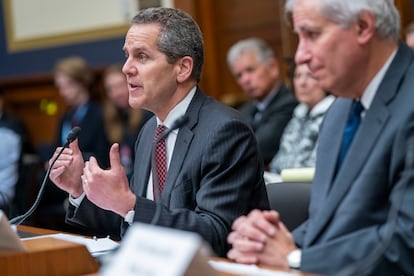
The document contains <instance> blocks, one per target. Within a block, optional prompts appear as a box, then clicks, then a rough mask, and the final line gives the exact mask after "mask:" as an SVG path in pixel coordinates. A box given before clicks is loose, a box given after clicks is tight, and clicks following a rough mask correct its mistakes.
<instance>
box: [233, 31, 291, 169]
mask: <svg viewBox="0 0 414 276" xmlns="http://www.w3.org/2000/svg"><path fill="white" fill-rule="evenodd" d="M227 64H228V66H229V68H230V71H231V72H232V74H233V76H234V77H235V79H236V81H237V83H238V84H239V86H240V87H241V88H242V90H243V91H244V92H245V93H246V95H247V96H248V97H249V98H250V99H251V101H250V102H248V103H247V104H245V105H243V106H241V107H240V108H239V110H240V112H241V113H242V114H243V115H244V116H245V118H246V119H247V120H248V121H249V122H250V124H251V126H252V128H253V130H254V133H255V135H256V138H257V141H258V143H259V147H260V150H261V152H262V155H263V161H264V164H265V166H266V167H267V166H268V164H269V163H270V161H271V160H272V158H273V156H274V155H275V153H276V152H277V151H278V149H279V143H280V138H281V137H282V134H283V130H284V129H285V127H286V125H287V123H288V122H289V120H290V119H291V118H292V114H293V109H294V108H295V106H296V104H297V102H296V100H295V97H294V95H293V94H292V92H291V91H289V90H288V89H287V87H286V86H285V85H284V84H283V83H282V82H281V80H280V72H279V65H278V62H277V60H276V57H275V54H274V52H273V50H272V49H271V48H270V46H269V45H268V44H267V43H266V42H265V41H264V40H262V39H259V38H248V39H244V40H240V41H238V42H237V43H235V44H234V45H233V46H232V47H231V48H230V49H229V51H228V53H227Z"/></svg>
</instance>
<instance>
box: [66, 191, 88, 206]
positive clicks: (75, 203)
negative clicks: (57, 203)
mask: <svg viewBox="0 0 414 276" xmlns="http://www.w3.org/2000/svg"><path fill="white" fill-rule="evenodd" d="M84 197H85V193H82V194H81V195H80V196H78V197H77V198H73V197H72V196H71V195H69V203H70V204H72V205H73V206H75V207H76V208H78V207H79V206H80V205H81V203H82V200H83V198H84Z"/></svg>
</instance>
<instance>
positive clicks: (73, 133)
mask: <svg viewBox="0 0 414 276" xmlns="http://www.w3.org/2000/svg"><path fill="white" fill-rule="evenodd" d="M80 131H81V128H80V127H74V128H73V129H72V130H71V131H70V132H69V134H68V136H67V138H66V142H65V144H64V145H63V147H62V148H61V150H60V151H59V153H58V154H57V155H56V157H55V158H54V159H53V161H52V163H51V164H50V166H49V168H48V169H47V171H46V175H45V177H44V178H43V181H42V184H41V186H40V189H39V192H38V194H37V197H36V200H35V202H34V203H33V205H32V207H30V209H29V210H28V211H27V212H26V213H24V214H23V215H20V216H17V217H14V218H12V219H11V220H10V224H14V225H16V226H17V225H20V224H21V223H22V222H23V221H25V220H26V219H27V218H28V217H29V216H30V215H31V214H32V213H33V212H34V210H36V208H37V206H38V205H39V203H40V200H41V199H42V196H43V193H44V190H45V188H46V181H47V179H48V178H49V175H50V171H51V169H52V167H53V165H54V164H55V162H56V160H57V159H58V158H59V156H60V155H61V154H62V152H63V150H64V149H65V148H67V147H68V146H69V144H70V143H72V142H73V141H74V140H75V139H76V138H77V137H78V135H79V133H80Z"/></svg>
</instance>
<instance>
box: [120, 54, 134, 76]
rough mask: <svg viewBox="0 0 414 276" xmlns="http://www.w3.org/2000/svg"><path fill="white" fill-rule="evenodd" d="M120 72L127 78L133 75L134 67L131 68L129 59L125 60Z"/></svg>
mask: <svg viewBox="0 0 414 276" xmlns="http://www.w3.org/2000/svg"><path fill="white" fill-rule="evenodd" d="M122 72H123V73H124V74H125V75H126V76H128V75H132V74H134V66H132V63H131V59H130V58H127V59H126V60H125V63H124V66H122Z"/></svg>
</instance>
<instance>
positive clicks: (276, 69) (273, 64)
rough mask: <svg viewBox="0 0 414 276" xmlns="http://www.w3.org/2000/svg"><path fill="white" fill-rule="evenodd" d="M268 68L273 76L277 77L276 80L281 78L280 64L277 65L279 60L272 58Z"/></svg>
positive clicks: (268, 62)
mask: <svg viewBox="0 0 414 276" xmlns="http://www.w3.org/2000/svg"><path fill="white" fill-rule="evenodd" d="M267 67H268V68H269V70H270V72H271V73H272V74H273V76H275V77H276V78H278V77H279V64H278V63H277V60H276V59H275V58H271V59H269V60H268V61H267Z"/></svg>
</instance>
